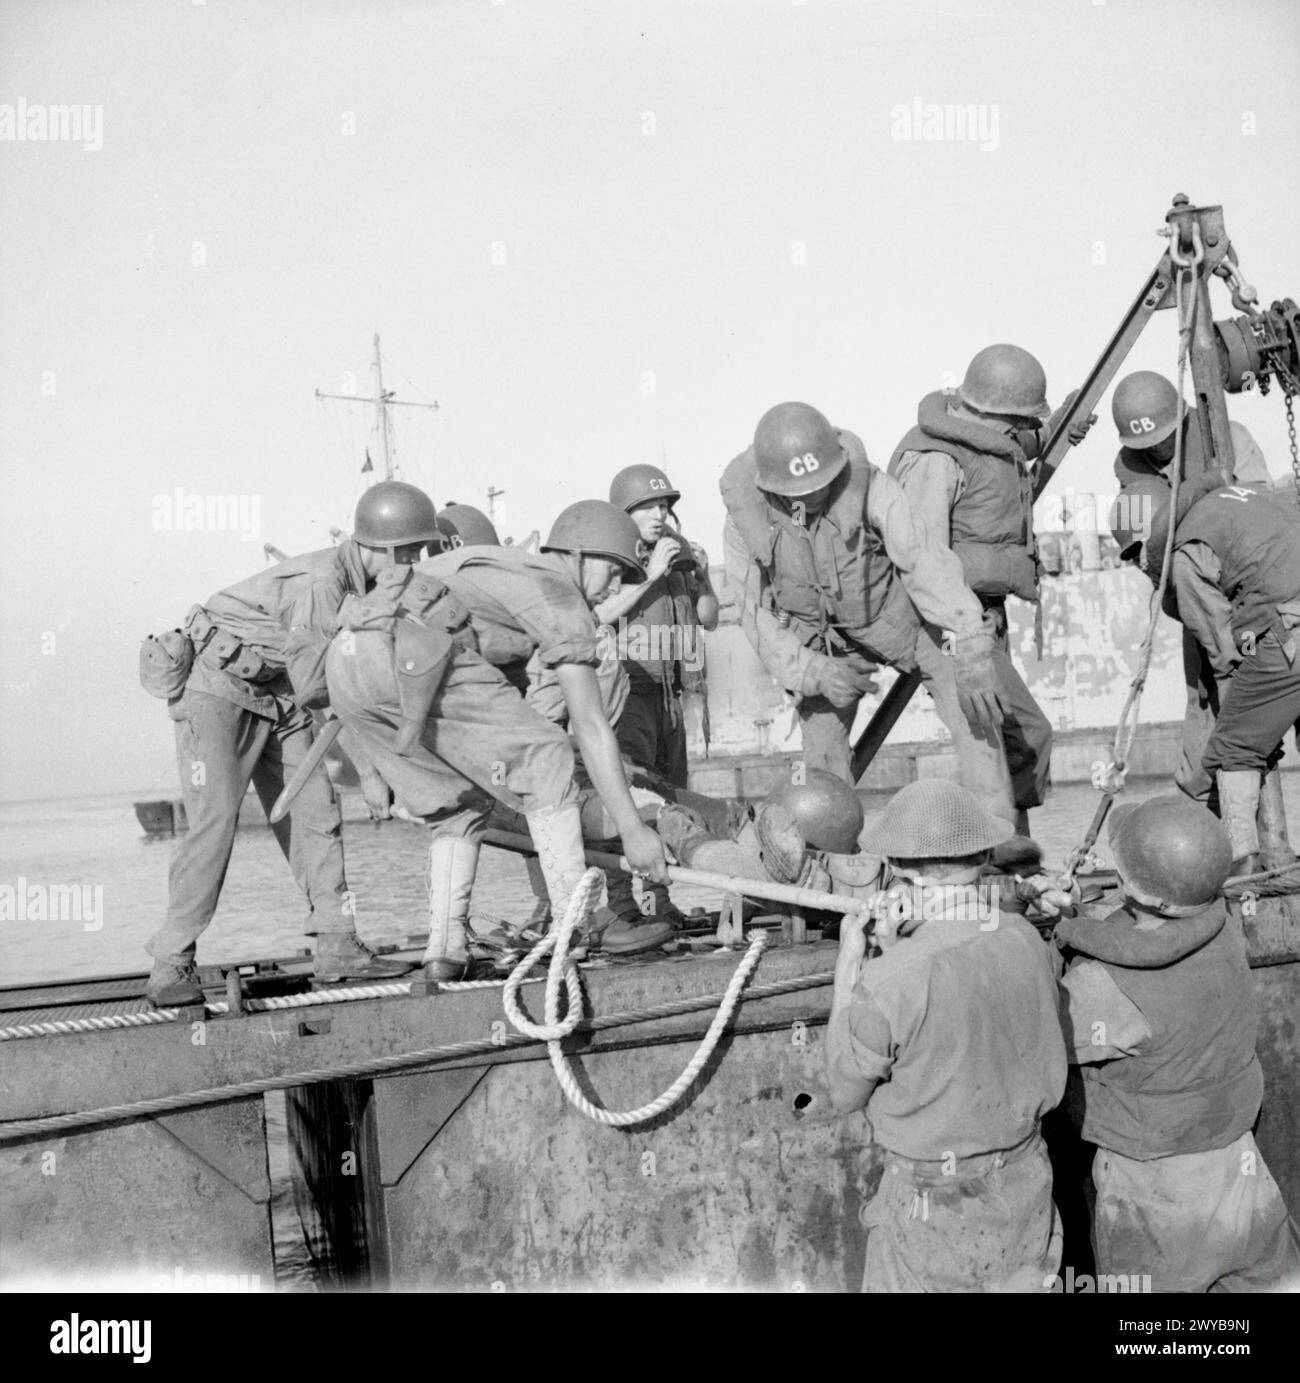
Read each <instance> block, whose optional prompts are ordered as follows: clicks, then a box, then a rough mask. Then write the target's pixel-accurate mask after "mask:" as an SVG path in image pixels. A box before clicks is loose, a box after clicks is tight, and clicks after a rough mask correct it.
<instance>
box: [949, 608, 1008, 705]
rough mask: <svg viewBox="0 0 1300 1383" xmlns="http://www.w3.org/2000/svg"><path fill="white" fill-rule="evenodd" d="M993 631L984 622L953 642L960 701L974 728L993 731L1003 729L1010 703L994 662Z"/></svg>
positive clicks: (958, 699)
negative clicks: (1006, 701) (1005, 698)
mask: <svg viewBox="0 0 1300 1383" xmlns="http://www.w3.org/2000/svg"><path fill="white" fill-rule="evenodd" d="M993 648H994V642H993V632H992V630H991V629H989V628H988V626H987V625H984V624H982V625H980V626H979V627H978V628H977V629H971V630H969V631H967V632H966V633H965V634H958V636H957V639H956V641H955V643H954V645H953V657H954V658H955V659H956V660H957V701H958V703H959V705H960V706H961V710H962V714H963V715H964V716H965V717H966V719H967V721H968V722H969V723H970V725H971V727H972V728H974V729H981V730H984V731H986V732H992V731H994V730H999V729H1001V728H1002V722H1003V720H1004V719H1005V718H1006V703H1005V702H1004V701H1003V699H1002V693H1001V691H1000V689H999V687H998V674H997V668H996V667H995V666H994V664H993Z"/></svg>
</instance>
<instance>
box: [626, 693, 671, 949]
mask: <svg viewBox="0 0 1300 1383" xmlns="http://www.w3.org/2000/svg"><path fill="white" fill-rule="evenodd" d="M616 733H617V736H618V747H619V749H620V751H621V752H622V754H623V755H624V757H625V758H627V759H629V760H630V761H631V762H632V763H633V764H634V765H638V766H640V767H643V768H646V769H649V770H650V771H652V772H653V773H655V774H657V775H659V776H660V777H662V778H664V779H666V780H667V782H668V783H669V784H670V785H672V786H673V787H678V788H685V787H686V780H687V762H686V720H685V717H684V716H683V715H682V706H681V701H680V699H679V698H677V697H673V699H672V703H671V704H670V703H668V702H666V701H665V693H664V689H663V687H660V686H655V687H651V688H645V689H638V688H635V687H634V688H633V689H632V691H631V692H630V693H629V694H628V698H627V704H626V705H625V706H624V708H623V714H622V715H621V716H620V717H619V722H618V726H617V731H616ZM606 891H607V896H608V906H609V909H610V911H611V912H613V913H614V914H615V915H616V916H617V917H620V918H623V919H624V920H627V921H639V920H640V919H641V918H642V917H648V918H650V919H652V920H653V919H655V918H658V919H660V920H664V921H669V922H676V921H680V920H681V914H680V913H679V912H678V911H677V909H676V908H675V907H674V906H673V904H672V901H671V899H670V898H669V896H668V887H667V885H666V884H655V883H648V882H647V883H645V884H643V886H642V897H641V903H640V904H639V905H638V903H637V901H636V899H635V898H634V897H633V893H632V878H631V876H630V875H629V874H625V873H623V872H621V871H611V872H610V873H609V874H608V875H607V877H606Z"/></svg>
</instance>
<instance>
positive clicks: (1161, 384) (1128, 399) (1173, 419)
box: [1110, 370, 1178, 451]
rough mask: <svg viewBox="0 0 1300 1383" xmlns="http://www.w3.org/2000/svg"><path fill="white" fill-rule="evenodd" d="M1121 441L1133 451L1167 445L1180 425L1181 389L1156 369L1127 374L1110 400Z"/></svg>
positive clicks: (1112, 414)
mask: <svg viewBox="0 0 1300 1383" xmlns="http://www.w3.org/2000/svg"><path fill="white" fill-rule="evenodd" d="M1110 413H1111V417H1113V418H1114V419H1115V427H1116V429H1117V430H1118V432H1119V439H1120V441H1121V442H1122V443H1123V444H1124V445H1125V446H1126V447H1129V448H1131V449H1132V450H1133V451H1145V450H1146V449H1147V448H1148V447H1153V446H1155V445H1156V443H1157V442H1163V441H1164V440H1165V438H1166V437H1168V436H1169V435H1170V433H1172V432H1173V430H1174V428H1176V427H1177V426H1178V390H1177V389H1175V388H1174V386H1173V385H1172V384H1170V382H1169V381H1168V380H1167V379H1166V378H1165V377H1164V375H1158V374H1156V372H1155V371H1154V370H1138V371H1137V372H1136V373H1134V374H1131V375H1125V376H1124V378H1123V379H1121V380H1120V382H1119V383H1118V384H1117V385H1116V386H1115V395H1114V397H1113V398H1112V399H1111V401H1110Z"/></svg>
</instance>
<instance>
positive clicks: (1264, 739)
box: [1204, 634, 1300, 774]
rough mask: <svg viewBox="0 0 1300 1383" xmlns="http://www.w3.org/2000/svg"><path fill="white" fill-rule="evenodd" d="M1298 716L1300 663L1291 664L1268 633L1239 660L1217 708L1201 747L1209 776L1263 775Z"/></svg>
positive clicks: (1299, 714) (1299, 706)
mask: <svg viewBox="0 0 1300 1383" xmlns="http://www.w3.org/2000/svg"><path fill="white" fill-rule="evenodd" d="M1297 717H1300V661H1297V663H1296V665H1295V666H1292V665H1291V664H1290V663H1289V662H1288V661H1287V658H1286V654H1285V653H1283V651H1282V649H1281V647H1280V646H1279V645H1278V642H1277V639H1276V638H1275V637H1274V636H1273V635H1272V634H1270V635H1268V637H1267V638H1264V639H1261V640H1260V641H1259V644H1258V645H1257V647H1256V649H1255V652H1254V653H1253V654H1252V655H1251V656H1250V657H1248V658H1243V659H1242V661H1241V662H1240V663H1239V664H1238V665H1237V668H1236V671H1234V672H1233V674H1232V681H1231V683H1230V684H1229V687H1228V691H1227V693H1226V695H1225V696H1224V698H1223V703H1222V705H1221V706H1220V708H1219V718H1218V720H1217V721H1216V722H1215V726H1214V730H1213V733H1212V734H1211V735H1210V739H1209V743H1208V744H1207V745H1206V749H1205V759H1204V767H1205V769H1206V771H1207V772H1211V773H1214V772H1218V771H1220V770H1223V771H1225V772H1229V773H1232V772H1236V771H1239V770H1247V769H1249V770H1252V771H1254V772H1255V773H1259V774H1263V773H1264V772H1265V771H1266V770H1267V768H1268V766H1269V760H1270V758H1271V757H1272V756H1273V754H1274V751H1275V750H1276V749H1277V747H1278V745H1280V744H1281V743H1282V737H1283V735H1285V734H1286V732H1287V730H1288V729H1289V728H1290V727H1291V726H1292V725H1294V724H1295V722H1296V719H1297Z"/></svg>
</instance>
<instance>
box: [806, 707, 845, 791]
mask: <svg viewBox="0 0 1300 1383" xmlns="http://www.w3.org/2000/svg"><path fill="white" fill-rule="evenodd" d="M857 712H858V708H857V703H856V702H855V703H854V704H853V705H852V706H833V705H832V704H831V703H830V702H829V701H828V700H827V699H826V698H825V697H824V696H805V697H804V698H803V700H802V701H801V702H800V703H799V729H800V734H801V736H802V740H803V749H802V755H803V761H804V764H805V766H806V767H808V768H824V769H826V770H827V772H829V773H833V774H834V775H835V776H836V777H837V778H839V779H841V780H842V781H843V782H846V783H849V784H852V783H853V751H852V749H851V747H850V745H849V733H850V731H851V730H852V729H853V720H854V717H855V716H856V715H857Z"/></svg>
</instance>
